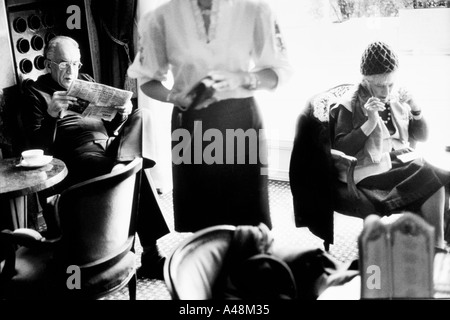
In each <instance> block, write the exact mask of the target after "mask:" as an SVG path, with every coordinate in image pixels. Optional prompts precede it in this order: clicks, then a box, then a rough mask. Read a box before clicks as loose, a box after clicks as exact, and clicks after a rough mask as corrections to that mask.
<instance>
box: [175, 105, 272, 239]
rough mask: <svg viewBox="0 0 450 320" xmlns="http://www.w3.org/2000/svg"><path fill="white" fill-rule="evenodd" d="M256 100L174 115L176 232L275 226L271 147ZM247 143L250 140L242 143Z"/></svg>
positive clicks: (176, 112)
mask: <svg viewBox="0 0 450 320" xmlns="http://www.w3.org/2000/svg"><path fill="white" fill-rule="evenodd" d="M261 130H262V120H261V117H260V114H259V112H258V109H257V105H256V103H255V100H254V99H253V98H245V99H229V100H223V101H220V102H217V103H214V104H212V105H210V106H209V107H208V108H206V109H202V110H198V111H196V110H188V111H187V112H181V111H180V110H178V108H174V111H173V114H172V169H173V208H174V219H175V230H176V231H178V232H195V231H197V230H200V229H203V228H205V227H209V226H213V225H220V224H229V225H257V224H259V223H261V222H262V223H265V224H266V225H267V226H268V227H269V228H271V227H272V224H271V219H270V211H269V197H268V178H267V148H266V145H265V143H266V142H265V137H264V134H263V132H262V131H261ZM243 141H244V142H245V143H243Z"/></svg>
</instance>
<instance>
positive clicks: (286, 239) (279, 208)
mask: <svg viewBox="0 0 450 320" xmlns="http://www.w3.org/2000/svg"><path fill="white" fill-rule="evenodd" d="M269 197H270V208H271V214H272V222H273V229H272V233H273V236H274V238H275V246H276V247H278V248H283V249H289V248H290V247H296V248H298V247H302V248H303V247H304V248H311V247H313V248H314V247H320V248H322V247H323V243H322V240H321V239H319V238H317V237H315V236H314V235H313V234H311V232H309V230H308V229H307V228H296V227H295V225H294V217H293V207H292V196H291V191H290V188H289V183H288V182H285V181H275V180H271V181H270V185H269ZM161 205H162V210H163V213H164V216H165V218H166V221H167V223H168V225H169V227H170V229H171V230H172V232H171V233H170V234H168V235H166V236H164V237H163V238H161V239H160V240H159V241H158V247H159V250H160V252H161V254H162V255H164V256H168V255H169V254H170V253H171V252H172V250H174V249H175V248H176V246H177V245H179V244H180V243H181V242H182V241H183V240H184V239H185V238H186V237H188V236H189V235H190V234H189V233H178V232H174V231H173V210H172V194H171V193H167V194H164V195H162V196H161ZM334 219H335V220H334V222H335V226H334V228H335V230H334V232H335V240H334V242H335V244H334V245H332V246H331V249H330V253H331V254H332V255H333V256H334V257H335V258H336V259H338V260H339V261H341V262H344V263H345V262H348V261H351V260H354V259H355V258H357V257H358V249H357V237H358V235H359V233H360V232H361V230H362V220H361V219H358V218H353V217H348V216H343V215H341V214H337V213H335V218H334ZM136 252H137V264H138V266H139V265H140V254H141V253H142V248H141V247H140V244H139V239H138V240H137V246H136ZM137 299H138V300H170V299H171V297H170V294H169V292H168V290H167V288H166V286H165V283H164V281H161V280H154V279H139V280H138V283H137ZM104 300H128V289H127V288H124V289H123V290H121V291H119V292H116V293H113V294H110V295H109V296H107V297H105V298H104Z"/></svg>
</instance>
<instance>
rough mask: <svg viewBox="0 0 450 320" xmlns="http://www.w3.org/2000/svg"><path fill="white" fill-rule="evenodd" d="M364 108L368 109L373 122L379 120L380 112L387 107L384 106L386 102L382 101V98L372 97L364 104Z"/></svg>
mask: <svg viewBox="0 0 450 320" xmlns="http://www.w3.org/2000/svg"><path fill="white" fill-rule="evenodd" d="M364 109H366V111H367V116H368V118H369V120H370V121H372V122H377V121H378V119H379V117H380V116H379V114H378V112H380V111H384V110H385V109H386V107H385V106H384V103H383V102H381V101H380V99H378V98H376V97H371V98H369V100H367V102H366V104H365V105H364Z"/></svg>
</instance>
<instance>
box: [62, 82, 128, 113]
mask: <svg viewBox="0 0 450 320" xmlns="http://www.w3.org/2000/svg"><path fill="white" fill-rule="evenodd" d="M67 95H69V96H73V97H76V98H78V101H77V103H75V104H72V105H70V106H69V107H68V108H67V110H70V111H74V112H77V113H80V114H81V115H82V116H83V117H91V118H98V119H104V120H107V121H111V120H112V119H114V117H115V116H116V113H117V110H116V109H115V108H114V106H122V105H124V104H125V103H127V101H128V100H130V99H131V97H132V96H133V92H131V91H127V90H122V89H117V88H114V87H111V86H107V85H104V84H100V83H96V82H89V81H84V80H79V79H76V80H74V81H73V82H72V84H71V86H70V88H69V90H68V91H67Z"/></svg>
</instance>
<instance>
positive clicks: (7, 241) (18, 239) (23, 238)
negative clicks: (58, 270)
mask: <svg viewBox="0 0 450 320" xmlns="http://www.w3.org/2000/svg"><path fill="white" fill-rule="evenodd" d="M58 241H59V239H51V240H47V239H45V238H44V237H42V235H41V234H40V233H39V232H37V231H35V230H32V229H26V228H19V229H16V230H14V231H11V230H7V229H5V230H3V231H1V232H0V244H1V245H2V247H3V249H4V251H5V252H4V254H5V264H4V266H3V269H1V270H0V286H1V285H2V282H3V281H7V280H8V279H10V278H12V277H13V276H14V274H15V272H16V271H15V268H16V250H17V246H24V247H27V248H36V247H42V248H45V247H53V246H54V245H55V244H56V243H57V242H58Z"/></svg>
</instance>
